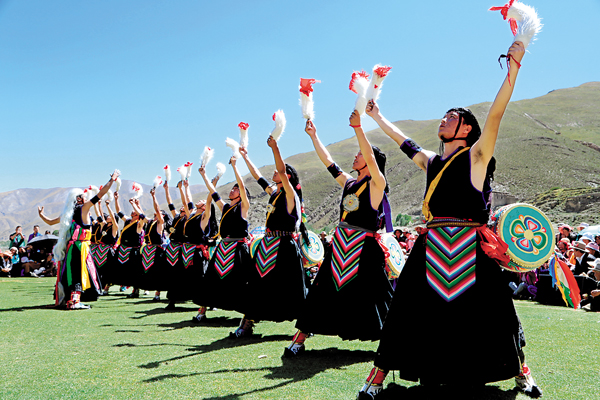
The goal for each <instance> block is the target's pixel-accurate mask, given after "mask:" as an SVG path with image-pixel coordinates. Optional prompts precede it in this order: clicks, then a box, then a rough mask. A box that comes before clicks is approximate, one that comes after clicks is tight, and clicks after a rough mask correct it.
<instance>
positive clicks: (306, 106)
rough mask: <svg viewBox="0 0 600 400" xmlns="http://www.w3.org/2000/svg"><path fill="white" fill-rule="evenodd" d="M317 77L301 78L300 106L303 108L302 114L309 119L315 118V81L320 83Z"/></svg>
mask: <svg viewBox="0 0 600 400" xmlns="http://www.w3.org/2000/svg"><path fill="white" fill-rule="evenodd" d="M320 82H321V81H318V80H316V79H304V78H300V86H299V89H300V107H301V109H302V116H303V117H304V118H305V119H307V120H313V119H315V109H314V108H315V104H314V101H313V95H312V92H313V88H312V85H313V83H320Z"/></svg>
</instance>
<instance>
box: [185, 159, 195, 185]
mask: <svg viewBox="0 0 600 400" xmlns="http://www.w3.org/2000/svg"><path fill="white" fill-rule="evenodd" d="M192 165H194V163H193V162H191V161H188V162H186V163H185V165H184V167H186V168H187V170H186V171H185V180H186V181H188V180H189V179H190V176H192Z"/></svg>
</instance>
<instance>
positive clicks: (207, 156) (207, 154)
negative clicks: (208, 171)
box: [200, 146, 215, 167]
mask: <svg viewBox="0 0 600 400" xmlns="http://www.w3.org/2000/svg"><path fill="white" fill-rule="evenodd" d="M214 155H215V150H214V149H211V148H210V147H208V146H205V147H204V151H203V152H202V155H201V156H200V166H201V167H206V165H207V164H208V163H209V162H210V160H212V158H213V157H214Z"/></svg>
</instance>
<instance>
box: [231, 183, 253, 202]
mask: <svg viewBox="0 0 600 400" xmlns="http://www.w3.org/2000/svg"><path fill="white" fill-rule="evenodd" d="M233 187H237V188H239V187H240V185H238V184H237V183H235V184H234V185H233ZM244 189H246V196H248V200H250V191H249V190H248V188H247V187H246V186H244Z"/></svg>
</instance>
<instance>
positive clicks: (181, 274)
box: [167, 212, 210, 302]
mask: <svg viewBox="0 0 600 400" xmlns="http://www.w3.org/2000/svg"><path fill="white" fill-rule="evenodd" d="M202 214H203V213H198V212H196V214H194V215H192V216H191V217H190V218H189V219H187V220H186V221H185V222H182V224H183V228H182V240H183V243H181V250H180V252H179V254H180V256H179V260H178V261H177V263H175V265H174V266H172V268H171V273H170V274H171V284H172V287H170V288H169V293H168V296H167V297H168V298H169V300H170V301H174V302H180V301H187V300H193V299H194V295H195V293H196V290H197V289H198V287H199V285H200V280H201V279H202V277H203V276H204V270H205V269H206V267H207V265H208V260H209V258H210V257H209V255H208V254H209V251H208V238H209V234H210V232H209V225H208V224H207V226H206V230H205V231H203V230H202V227H201V222H202Z"/></svg>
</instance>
